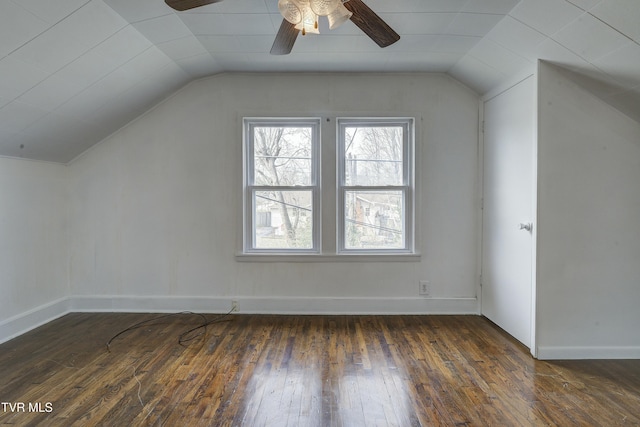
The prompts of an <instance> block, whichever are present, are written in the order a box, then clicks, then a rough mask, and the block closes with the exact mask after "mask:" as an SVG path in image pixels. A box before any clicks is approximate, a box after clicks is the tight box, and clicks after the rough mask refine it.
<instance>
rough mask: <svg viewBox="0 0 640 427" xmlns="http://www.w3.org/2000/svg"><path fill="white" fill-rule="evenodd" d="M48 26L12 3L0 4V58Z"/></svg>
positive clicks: (4, 2)
mask: <svg viewBox="0 0 640 427" xmlns="http://www.w3.org/2000/svg"><path fill="white" fill-rule="evenodd" d="M48 27H49V25H48V24H47V23H46V22H45V21H43V20H41V19H39V18H37V17H36V16H35V15H33V14H32V13H31V12H29V11H27V10H26V9H24V8H22V7H20V6H19V5H18V4H16V3H14V2H13V1H7V0H5V1H3V2H2V13H0V58H1V57H3V56H6V55H8V54H10V53H11V52H13V51H15V50H16V49H18V48H20V47H21V46H22V45H24V44H26V43H28V42H29V41H31V40H32V39H34V38H35V37H37V36H38V35H39V34H41V33H42V32H44V31H45V30H46V29H47V28H48Z"/></svg>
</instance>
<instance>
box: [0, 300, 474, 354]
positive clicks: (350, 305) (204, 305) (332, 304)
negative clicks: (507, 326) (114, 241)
mask: <svg viewBox="0 0 640 427" xmlns="http://www.w3.org/2000/svg"><path fill="white" fill-rule="evenodd" d="M233 302H236V303H237V307H238V310H237V313H239V314H243V313H246V314H298V315H314V314H328V315H332V314H336V315H337V314H380V315H396V314H418V315H429V314H431V315H435V314H449V315H453V314H472V315H477V314H479V313H478V301H477V299H476V298H359V297H345V298H338V297H336V298H331V297H322V298H314V297H245V296H235V297H202V296H194V297H184V296H145V297H142V296H134V295H112V296H102V295H100V296H90V295H76V296H71V297H68V298H61V299H58V300H56V301H53V302H51V303H48V304H44V305H41V306H39V307H36V308H34V309H32V310H29V311H27V312H25V313H22V314H20V315H17V316H14V317H11V318H9V319H6V320H3V321H1V322H0V343H3V342H6V341H9V340H10V339H12V338H15V337H17V336H19V335H22V334H24V333H25V332H28V331H30V330H32V329H35V328H37V327H38V326H41V325H44V324H45V323H48V322H50V321H52V320H55V319H57V318H59V317H62V316H64V315H65V314H67V313H71V312H106V313H108V312H131V313H172V312H180V311H193V312H197V313H226V312H228V311H229V310H231V307H232V304H233Z"/></svg>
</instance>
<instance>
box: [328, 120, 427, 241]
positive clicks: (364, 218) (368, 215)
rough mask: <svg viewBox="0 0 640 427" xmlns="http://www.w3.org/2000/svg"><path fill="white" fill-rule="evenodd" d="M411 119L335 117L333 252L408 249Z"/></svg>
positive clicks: (411, 160)
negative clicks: (335, 231)
mask: <svg viewBox="0 0 640 427" xmlns="http://www.w3.org/2000/svg"><path fill="white" fill-rule="evenodd" d="M413 151H414V150H413V119H408V118H407V119H404V118H402V119H397V118H367V119H359V118H358V119H355V118H354V119H347V118H344V119H338V252H340V253H411V252H413V251H414V242H413V234H414V233H413V205H414V202H413V201H414V194H413V193H414V191H413V187H414V185H413V182H414V178H413Z"/></svg>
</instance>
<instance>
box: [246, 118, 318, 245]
mask: <svg viewBox="0 0 640 427" xmlns="http://www.w3.org/2000/svg"><path fill="white" fill-rule="evenodd" d="M264 125H271V126H287V125H294V126H309V127H311V129H312V148H311V151H312V154H311V157H312V162H311V184H310V185H307V186H279V187H275V186H263V185H254V184H253V182H254V175H253V174H254V167H253V166H254V159H253V153H254V149H253V142H254V139H253V129H254V128H255V127H257V126H264ZM242 148H243V254H244V255H256V256H262V255H274V256H279V255H285V256H295V255H302V256H308V255H314V254H320V253H321V250H322V249H321V248H322V242H321V238H320V236H321V233H320V230H321V221H322V219H321V218H320V212H321V206H320V203H321V201H320V199H321V198H320V194H321V168H320V155H321V150H320V118H313V117H311V118H310V117H304V118H301V117H245V118H244V119H243V144H242ZM273 188H278V189H279V190H281V191H311V194H312V204H313V208H312V212H311V215H312V247H311V248H290V249H289V248H273V249H271V248H256V247H255V246H254V241H255V227H254V224H255V218H254V217H253V211H254V209H253V206H254V200H253V199H254V197H253V195H254V194H255V192H257V191H263V190H270V189H273Z"/></svg>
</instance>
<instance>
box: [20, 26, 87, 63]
mask: <svg viewBox="0 0 640 427" xmlns="http://www.w3.org/2000/svg"><path fill="white" fill-rule="evenodd" d="M62 28H63V26H61V25H55V26H53V27H51V28H49V29H48V30H46V31H44V32H43V33H42V34H40V35H39V36H38V37H35V38H34V39H32V40H31V41H29V42H28V43H26V44H25V45H24V46H22V47H21V48H20V49H18V50H17V51H16V52H14V53H13V55H12V56H14V57H15V58H17V59H20V60H22V61H24V62H26V63H28V64H31V65H33V66H35V67H38V68H40V69H41V70H43V71H45V72H47V73H49V74H52V73H55V72H56V71H58V70H59V69H61V68H62V67H64V66H65V65H67V64H69V63H71V62H73V61H74V60H75V59H77V58H78V57H79V56H81V55H83V54H84V53H85V52H87V51H88V50H89V47H87V46H86V45H85V44H83V43H80V41H78V40H77V39H76V38H74V37H71V36H70V35H69V34H68V32H66V31H63V30H62Z"/></svg>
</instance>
